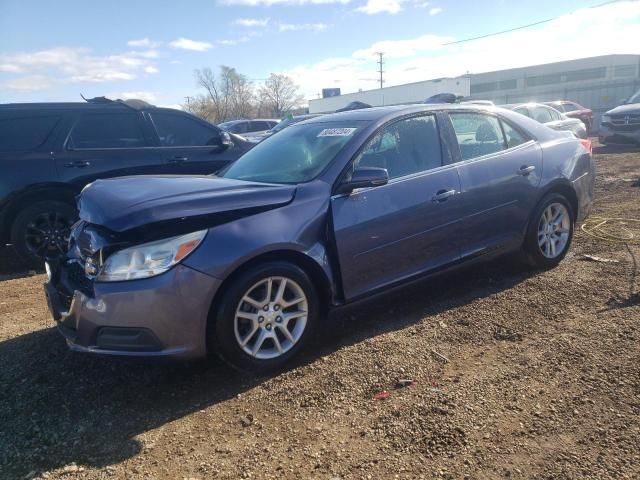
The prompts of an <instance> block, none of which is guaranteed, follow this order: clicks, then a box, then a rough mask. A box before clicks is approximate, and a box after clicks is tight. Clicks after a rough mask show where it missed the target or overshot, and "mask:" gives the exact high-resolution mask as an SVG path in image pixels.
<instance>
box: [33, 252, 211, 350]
mask: <svg viewBox="0 0 640 480" xmlns="http://www.w3.org/2000/svg"><path fill="white" fill-rule="evenodd" d="M66 267H67V265H62V266H49V267H48V270H49V271H50V275H49V276H50V279H49V281H48V282H47V283H46V284H45V286H44V290H45V294H46V297H47V303H48V305H49V310H50V311H51V314H52V315H53V318H54V320H55V321H56V323H57V325H58V330H59V331H60V332H61V333H62V335H64V337H65V339H66V341H67V344H68V345H69V347H70V348H71V349H72V350H75V351H80V352H91V353H98V354H104V355H124V356H177V357H181V358H198V357H203V356H205V355H206V352H207V348H206V329H207V318H208V314H209V309H210V306H211V302H212V300H213V296H214V295H215V292H216V291H217V289H218V287H219V286H220V281H219V280H217V279H215V278H213V277H211V276H209V275H205V274H203V273H201V272H198V271H196V270H193V269H191V268H189V267H186V266H184V265H177V266H176V267H174V268H172V269H171V270H169V271H168V272H165V273H163V274H162V275H159V276H157V277H153V278H148V279H142V280H132V281H126V282H109V283H93V282H90V281H88V280H87V281H85V282H82V283H81V284H79V283H78V281H77V279H74V275H70V274H69V268H66ZM76 276H77V275H76Z"/></svg>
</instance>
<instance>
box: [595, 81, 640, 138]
mask: <svg viewBox="0 0 640 480" xmlns="http://www.w3.org/2000/svg"><path fill="white" fill-rule="evenodd" d="M598 139H599V140H600V143H602V144H603V145H635V146H640V90H638V91H637V92H636V93H635V94H634V95H632V96H631V98H629V99H628V100H627V101H626V102H625V103H623V104H622V105H620V106H617V107H616V108H614V109H612V110H609V111H608V112H606V113H605V114H604V115H603V116H602V118H601V121H600V129H599V130H598Z"/></svg>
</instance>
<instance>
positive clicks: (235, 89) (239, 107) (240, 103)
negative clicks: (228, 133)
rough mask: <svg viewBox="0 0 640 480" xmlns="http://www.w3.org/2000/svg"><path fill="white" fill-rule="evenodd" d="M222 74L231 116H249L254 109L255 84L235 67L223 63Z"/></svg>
mask: <svg viewBox="0 0 640 480" xmlns="http://www.w3.org/2000/svg"><path fill="white" fill-rule="evenodd" d="M220 76H221V77H222V78H223V79H224V80H225V86H226V88H227V91H226V92H225V94H226V95H227V97H228V99H229V111H228V114H229V117H230V118H248V117H250V116H251V114H252V112H253V110H254V98H255V94H254V89H253V84H252V83H251V82H250V81H249V80H247V77H246V76H245V75H243V74H241V73H238V72H237V71H236V69H235V68H231V67H227V66H224V65H222V66H221V67H220Z"/></svg>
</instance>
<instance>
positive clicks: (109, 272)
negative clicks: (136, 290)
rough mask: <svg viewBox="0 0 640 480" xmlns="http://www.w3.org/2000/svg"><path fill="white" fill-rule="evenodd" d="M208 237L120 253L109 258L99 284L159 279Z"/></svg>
mask: <svg viewBox="0 0 640 480" xmlns="http://www.w3.org/2000/svg"><path fill="white" fill-rule="evenodd" d="M206 234H207V231H206V230H201V231H199V232H194V233H188V234H187V235H180V236H178V237H171V238H165V239H164V240H158V241H157V242H150V243H144V244H142V245H137V246H135V247H131V248H126V249H124V250H120V251H119V252H116V253H114V254H113V255H111V256H110V257H109V258H107V261H106V262H104V266H103V267H102V270H101V271H100V273H99V274H98V277H97V278H96V280H97V281H99V282H119V281H122V280H135V279H138V278H149V277H155V276H156V275H160V274H161V273H164V272H166V271H167V270H169V269H170V268H171V267H173V266H174V265H176V264H178V263H180V262H181V261H182V260H184V259H185V258H186V257H187V255H189V254H190V253H191V252H193V251H194V250H195V249H196V248H198V245H200V242H202V239H203V238H204V237H205V235H206Z"/></svg>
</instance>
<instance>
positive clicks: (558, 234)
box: [523, 193, 574, 268]
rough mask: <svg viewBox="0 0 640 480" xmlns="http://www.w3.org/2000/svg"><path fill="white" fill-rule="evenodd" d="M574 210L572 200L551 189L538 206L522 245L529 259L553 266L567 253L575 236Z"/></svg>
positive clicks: (536, 264) (530, 261)
mask: <svg viewBox="0 0 640 480" xmlns="http://www.w3.org/2000/svg"><path fill="white" fill-rule="evenodd" d="M573 226H574V213H573V209H572V208H571V204H570V203H569V201H568V200H567V199H566V198H565V197H564V196H562V195H560V194H557V193H551V194H549V195H547V196H545V197H544V198H543V199H542V201H541V202H540V203H539V204H538V206H537V207H536V210H535V212H534V214H533V216H532V218H531V221H530V224H529V228H528V230H527V237H526V239H525V243H524V246H523V249H524V252H525V254H526V256H527V259H528V260H529V263H530V264H532V265H533V266H534V267H537V268H552V267H555V266H556V265H557V264H558V263H560V262H561V261H562V259H563V258H564V257H565V255H566V254H567V251H568V250H569V246H570V245H571V240H572V238H573Z"/></svg>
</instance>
